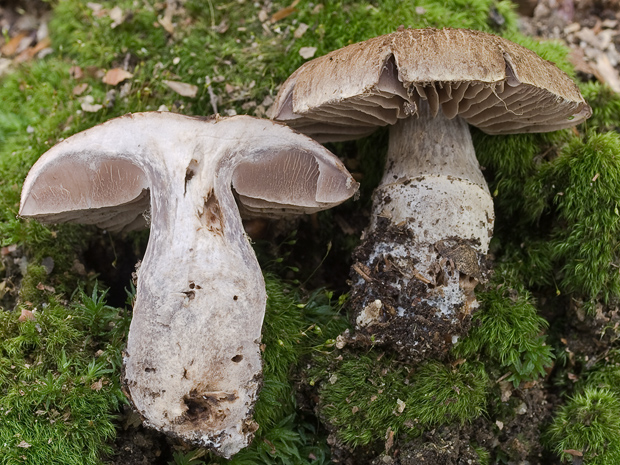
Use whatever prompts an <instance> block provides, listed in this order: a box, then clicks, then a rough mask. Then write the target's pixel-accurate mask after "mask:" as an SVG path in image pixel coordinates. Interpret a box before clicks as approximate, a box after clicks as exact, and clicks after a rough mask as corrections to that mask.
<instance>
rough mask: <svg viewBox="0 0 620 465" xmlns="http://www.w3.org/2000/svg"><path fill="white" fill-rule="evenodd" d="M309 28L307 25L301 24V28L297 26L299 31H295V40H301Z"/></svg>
mask: <svg viewBox="0 0 620 465" xmlns="http://www.w3.org/2000/svg"><path fill="white" fill-rule="evenodd" d="M309 27H310V26H308V25H307V24H306V23H300V24H299V26H297V29H295V32H293V37H295V39H299V38H301V36H303V35H304V34H305V33H306V31H307V30H308V28H309Z"/></svg>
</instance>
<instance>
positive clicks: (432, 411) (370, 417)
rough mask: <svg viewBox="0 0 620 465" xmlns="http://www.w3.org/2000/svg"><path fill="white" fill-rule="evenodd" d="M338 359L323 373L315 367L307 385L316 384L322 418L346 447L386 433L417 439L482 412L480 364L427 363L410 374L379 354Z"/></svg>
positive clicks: (484, 377) (483, 385)
mask: <svg viewBox="0 0 620 465" xmlns="http://www.w3.org/2000/svg"><path fill="white" fill-rule="evenodd" d="M342 355H343V357H344V359H343V360H341V361H339V359H340V358H341V357H338V358H337V359H336V360H335V361H333V363H335V364H336V365H335V367H332V368H330V369H329V370H327V371H326V370H325V367H324V366H322V365H320V364H319V365H318V366H317V367H315V368H314V370H313V371H312V374H313V377H312V378H313V379H312V381H311V383H317V382H320V388H319V397H320V404H319V410H320V413H321V416H322V417H323V418H324V419H325V421H327V422H328V423H329V424H330V425H331V426H332V428H335V429H336V435H337V437H338V438H339V440H340V441H342V442H343V443H344V444H346V445H348V446H352V447H357V446H365V445H369V444H372V443H374V442H376V441H378V440H379V439H380V438H385V437H386V434H388V433H389V432H390V431H393V432H394V434H395V435H397V436H398V435H399V434H401V433H402V434H405V435H411V436H417V435H419V434H420V432H421V431H422V430H424V429H426V428H431V427H433V426H436V425H439V424H443V423H450V422H459V423H463V422H466V421H469V420H473V419H474V418H476V417H478V416H479V415H481V414H482V413H483V411H484V406H485V395H486V389H487V382H488V378H487V375H486V373H485V370H484V366H483V365H482V364H481V363H476V362H473V363H464V364H462V365H460V366H457V367H451V366H447V365H444V364H442V363H439V362H435V361H431V362H427V363H425V364H423V365H422V366H420V367H419V368H417V369H412V368H411V367H409V366H407V365H404V364H401V363H399V362H397V361H396V360H395V359H393V358H392V357H391V356H389V355H385V354H382V353H378V352H369V353H367V354H364V355H360V356H359V357H358V356H357V355H356V354H342Z"/></svg>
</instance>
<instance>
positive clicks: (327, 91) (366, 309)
mask: <svg viewBox="0 0 620 465" xmlns="http://www.w3.org/2000/svg"><path fill="white" fill-rule="evenodd" d="M590 114H591V109H590V107H589V106H588V105H587V103H586V102H585V101H584V99H583V97H582V96H581V94H580V92H579V90H578V88H577V86H576V85H575V84H574V83H573V82H572V81H571V79H570V78H569V77H568V76H567V75H566V74H565V73H564V72H562V71H561V70H560V69H558V68H557V67H556V66H555V65H554V64H552V63H551V62H548V61H545V60H543V59H542V58H540V57H539V56H538V55H536V54H535V53H534V52H532V51H530V50H528V49H526V48H524V47H522V46H520V45H517V44H515V43H512V42H510V41H508V40H505V39H503V38H501V37H497V36H494V35H491V34H486V33H483V32H478V31H471V30H463V29H442V30H438V29H418V30H414V29H401V30H399V31H397V32H395V33H392V34H387V35H384V36H380V37H376V38H373V39H370V40H367V41H365V42H361V43H356V44H353V45H350V46H348V47H345V48H343V49H340V50H336V51H333V52H331V53H329V54H327V55H325V56H322V57H319V58H316V59H314V60H312V61H309V62H307V63H305V64H304V65H303V66H301V67H300V68H299V69H298V70H297V71H295V72H294V73H293V74H292V75H291V76H290V77H289V78H288V80H287V81H286V82H285V83H284V84H283V85H282V87H281V89H280V92H279V94H278V96H277V98H276V103H275V105H274V108H273V110H272V117H274V118H275V119H277V120H280V121H283V122H286V123H287V124H289V125H290V126H291V127H293V128H295V129H297V130H299V131H301V132H303V133H305V134H308V135H310V136H311V137H313V138H315V139H316V140H318V141H321V142H330V141H340V140H350V139H355V138H359V137H363V136H366V135H368V134H370V133H372V132H373V131H374V130H375V129H376V128H377V127H378V126H386V125H391V127H390V134H389V147H388V153H387V162H386V166H385V171H384V175H383V179H382V180H381V182H380V184H379V186H378V187H377V189H376V190H375V192H374V194H373V207H372V214H371V223H370V225H369V227H368V228H367V230H366V231H365V234H364V236H363V240H362V244H361V245H360V247H359V248H358V249H357V251H356V252H355V253H354V258H353V266H352V271H351V279H352V281H353V283H352V298H351V306H352V315H353V321H354V323H355V326H356V329H357V335H359V336H364V335H366V336H369V335H372V341H373V343H384V344H388V345H391V346H393V347H394V348H395V349H397V350H398V351H400V352H401V353H402V354H403V355H407V356H409V357H411V358H413V359H415V358H425V357H428V356H434V357H442V356H445V355H446V354H447V351H448V350H449V348H450V346H451V345H452V344H453V343H454V342H455V341H457V340H458V338H459V337H460V336H462V335H463V334H465V333H466V331H467V327H468V325H469V323H470V320H471V318H470V315H471V312H472V311H473V310H474V309H475V308H476V307H477V305H478V304H477V301H476V298H475V295H474V292H473V289H474V287H475V286H476V284H477V283H478V282H481V281H484V280H485V279H486V274H487V270H486V266H485V257H486V254H487V252H488V246H489V241H490V239H491V236H492V230H493V222H494V213H493V201H492V198H491V195H490V194H489V190H488V187H487V185H486V182H485V179H484V177H483V175H482V173H481V171H480V167H479V164H478V161H477V160H476V156H475V153H474V148H473V145H472V140H471V135H470V132H469V127H468V124H470V125H473V126H476V127H478V128H480V129H481V130H482V131H484V132H486V133H488V134H515V133H531V132H545V131H555V130H558V129H563V128H567V127H571V126H574V125H576V124H579V123H581V122H583V121H584V120H585V119H587V118H588V117H589V116H590Z"/></svg>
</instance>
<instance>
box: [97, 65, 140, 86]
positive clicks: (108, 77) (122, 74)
mask: <svg viewBox="0 0 620 465" xmlns="http://www.w3.org/2000/svg"><path fill="white" fill-rule="evenodd" d="M132 77H133V74H131V73H130V72H129V71H125V70H124V69H123V68H113V69H110V70H108V72H107V73H105V76H103V79H102V80H101V81H103V83H104V84H109V85H111V86H115V85H117V84H120V83H121V82H123V81H124V80H125V79H129V78H132Z"/></svg>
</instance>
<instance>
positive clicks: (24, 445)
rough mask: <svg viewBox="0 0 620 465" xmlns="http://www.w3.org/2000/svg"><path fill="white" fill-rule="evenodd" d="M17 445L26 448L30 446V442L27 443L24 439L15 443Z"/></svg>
mask: <svg viewBox="0 0 620 465" xmlns="http://www.w3.org/2000/svg"><path fill="white" fill-rule="evenodd" d="M17 447H21V448H22V449H28V448H29V447H32V444H28V443H27V442H26V441H22V442H20V443H19V444H17Z"/></svg>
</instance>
